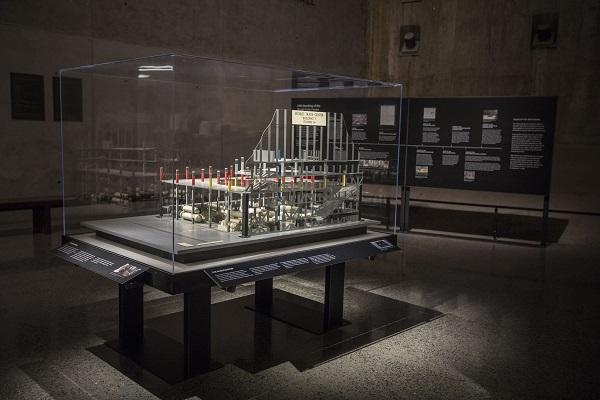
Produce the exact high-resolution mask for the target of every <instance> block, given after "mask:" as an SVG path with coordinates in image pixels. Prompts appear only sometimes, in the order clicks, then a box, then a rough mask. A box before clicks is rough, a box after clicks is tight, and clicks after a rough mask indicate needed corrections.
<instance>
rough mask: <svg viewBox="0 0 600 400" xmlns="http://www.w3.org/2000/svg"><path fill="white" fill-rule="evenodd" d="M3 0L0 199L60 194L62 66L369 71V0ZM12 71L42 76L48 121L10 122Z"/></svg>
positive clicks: (0, 13) (0, 30)
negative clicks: (57, 110)
mask: <svg viewBox="0 0 600 400" xmlns="http://www.w3.org/2000/svg"><path fill="white" fill-rule="evenodd" d="M315 4H316V5H309V4H306V3H305V2H301V1H298V0H253V1H245V0H244V1H240V0H176V1H162V0H137V1H134V0H128V1H127V0H125V1H124V0H119V1H117V0H53V1H45V0H37V1H34V0H3V1H0V59H1V60H2V65H1V66H0V138H1V139H2V141H1V143H2V145H1V149H2V151H1V154H2V157H1V158H0V182H1V183H2V187H10V188H11V190H6V191H2V192H1V193H0V199H2V198H22V197H31V196H47V195H54V194H58V190H59V186H58V184H57V181H58V178H59V154H60V153H59V144H60V142H59V135H60V128H59V125H60V124H59V123H58V122H54V121H53V116H52V115H53V114H52V113H53V107H52V76H54V75H55V74H56V71H57V70H59V69H60V68H64V67H68V66H77V65H86V64H90V63H96V62H104V61H109V60H118V59H125V58H134V57H140V56H147V55H154V54H159V53H165V52H181V53H186V54H195V55H202V56H208V57H217V58H226V59H239V60H244V61H248V62H259V63H266V64H275V65H284V66H294V67H297V68H304V69H309V70H316V71H325V72H334V73H340V74H347V75H360V74H362V75H364V74H365V73H366V54H365V47H366V43H365V32H366V17H365V16H366V3H365V1H363V0H327V1H316V2H315ZM10 72H23V73H32V74H43V75H44V76H45V97H46V120H45V121H14V120H12V119H11V115H10V112H11V110H10V82H9V73H10Z"/></svg>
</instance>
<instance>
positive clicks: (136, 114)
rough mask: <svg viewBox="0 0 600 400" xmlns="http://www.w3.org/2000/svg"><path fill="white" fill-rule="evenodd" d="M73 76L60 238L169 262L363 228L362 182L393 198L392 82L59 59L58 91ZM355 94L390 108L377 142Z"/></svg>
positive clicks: (183, 61) (212, 64) (212, 65)
mask: <svg viewBox="0 0 600 400" xmlns="http://www.w3.org/2000/svg"><path fill="white" fill-rule="evenodd" d="M67 78H69V79H73V78H76V79H81V81H82V87H83V109H84V117H83V122H70V121H67V120H66V118H63V122H62V136H63V173H64V178H63V182H64V185H63V187H64V195H65V199H66V202H65V205H66V206H67V207H66V208H65V210H64V211H65V213H64V215H65V226H64V233H65V235H77V234H87V235H88V236H94V235H95V237H97V238H100V239H99V240H103V241H106V242H110V241H113V242H114V241H116V242H119V243H121V244H126V245H128V246H131V247H134V248H137V249H142V250H144V251H149V252H150V253H153V254H154V255H156V256H158V257H160V258H161V259H162V260H165V261H164V262H165V263H167V264H166V265H168V268H169V270H170V271H171V272H177V271H179V270H180V269H181V268H185V265H184V263H185V262H187V260H189V259H194V260H201V259H203V258H205V259H206V258H210V257H212V256H215V255H217V254H219V249H223V248H233V247H235V246H238V245H240V243H244V242H247V243H249V242H250V241H255V242H256V243H259V242H260V241H262V242H263V243H264V242H269V241H272V240H279V239H280V238H282V237H293V236H290V235H293V234H296V233H304V234H306V233H311V232H312V233H314V234H321V233H323V234H326V233H328V232H331V231H332V230H335V229H352V228H353V227H355V226H359V225H364V224H366V222H365V221H364V219H363V218H361V217H360V202H361V195H362V192H363V191H364V190H365V188H366V187H368V186H369V185H371V184H372V183H369V182H383V183H386V184H387V186H386V189H385V190H386V191H387V193H391V194H392V195H393V196H397V194H398V190H397V185H398V177H399V175H400V174H401V172H398V171H399V170H400V171H401V170H402V169H401V168H399V166H401V165H402V163H401V162H400V157H399V155H400V154H399V149H400V147H399V142H400V140H399V138H400V117H401V115H402V113H401V101H402V86H401V85H399V84H391V83H384V82H378V81H369V80H364V79H355V78H349V77H343V76H335V75H327V74H317V73H310V72H305V71H297V70H291V69H286V68H277V67H271V66H262V65H249V64H243V63H236V62H228V61H222V60H213V59H206V58H201V57H192V56H181V55H164V56H156V57H149V58H143V59H136V60H127V61H120V62H114V63H107V64H99V65H92V66H85V67H78V68H70V69H65V70H63V71H61V87H64V88H65V94H67V91H66V83H67V82H71V83H72V82H73V81H72V80H69V81H68V80H67ZM63 82H64V84H63ZM360 99H378V104H379V103H382V102H383V103H385V104H387V105H388V106H391V107H392V111H391V114H390V115H386V116H385V118H387V119H388V120H390V121H391V122H389V121H388V122H387V124H388V126H387V128H386V129H387V131H386V132H383V131H382V132H380V137H381V138H385V139H381V140H383V142H382V143H366V142H365V138H363V137H361V129H362V128H361V124H362V123H364V124H365V127H366V124H367V122H366V121H367V118H368V119H369V121H371V120H374V119H375V117H373V116H372V115H369V116H367V115H366V114H365V116H364V117H363V116H362V115H363V114H361V113H354V112H353V111H352V110H353V108H352V107H349V106H348V104H350V103H353V102H357V101H358V102H359V103H360V101H361V100H360ZM313 100H314V101H313ZM61 101H62V104H63V105H65V106H66V104H67V99H64V98H63V99H62V100H61ZM386 110H387V109H386ZM380 112H381V115H379V114H377V118H380V119H381V121H383V118H384V116H383V113H384V108H383V107H382V108H381V109H379V108H378V109H377V113H380ZM385 112H386V113H387V114H389V110H387V111H385ZM363 118H364V121H363ZM369 123H372V122H369ZM365 129H366V128H365ZM386 135H387V136H386ZM377 146H380V147H377ZM381 148H385V151H381V150H380V149H381ZM366 152H369V157H370V158H369V159H368V160H365V159H364V158H361V153H364V154H366ZM374 154H384V155H385V157H384V156H381V158H382V160H379V161H378V160H377V157H375V158H373V157H374V156H373V155H374ZM383 158H384V159H383ZM383 175H385V177H384V178H382V176H383ZM377 190H379V189H377ZM200 252H205V253H206V256H198V257H196V256H190V254H192V255H193V254H196V253H200Z"/></svg>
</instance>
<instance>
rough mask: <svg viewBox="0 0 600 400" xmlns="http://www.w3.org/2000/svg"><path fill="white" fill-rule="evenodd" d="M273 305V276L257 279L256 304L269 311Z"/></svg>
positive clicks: (257, 306) (258, 308)
mask: <svg viewBox="0 0 600 400" xmlns="http://www.w3.org/2000/svg"><path fill="white" fill-rule="evenodd" d="M272 305H273V278H269V279H263V280H261V281H256V282H255V284H254V306H255V307H256V309H257V310H260V311H268V310H269V309H270V308H271V306H272Z"/></svg>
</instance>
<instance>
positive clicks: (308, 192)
mask: <svg viewBox="0 0 600 400" xmlns="http://www.w3.org/2000/svg"><path fill="white" fill-rule="evenodd" d="M168 170H170V171H168ZM159 178H160V185H161V189H160V193H161V200H160V211H159V214H160V217H161V218H169V217H170V218H172V219H174V221H175V223H177V224H194V225H195V224H202V225H203V226H205V227H208V228H213V229H217V230H219V231H222V232H241V236H242V237H248V236H250V235H253V234H260V233H268V232H277V231H291V230H297V229H303V228H311V227H317V226H322V225H334V224H342V223H346V222H357V221H359V220H360V217H359V203H360V195H361V185H362V173H361V171H360V166H359V151H358V148H357V147H355V145H354V144H353V143H352V141H351V139H350V137H349V135H348V130H347V129H346V126H345V124H344V116H343V115H342V114H341V113H326V112H316V111H303V110H288V109H276V110H275V111H274V113H273V115H272V118H271V120H270V121H269V123H268V124H267V127H266V128H265V129H264V131H263V132H262V134H261V136H260V139H259V141H258V143H257V144H256V146H255V147H254V148H253V149H252V150H251V153H250V154H249V156H248V157H239V158H236V159H234V160H232V161H231V163H230V164H228V165H225V166H221V167H217V166H211V165H208V166H182V167H181V168H176V167H175V166H167V167H160V172H159Z"/></svg>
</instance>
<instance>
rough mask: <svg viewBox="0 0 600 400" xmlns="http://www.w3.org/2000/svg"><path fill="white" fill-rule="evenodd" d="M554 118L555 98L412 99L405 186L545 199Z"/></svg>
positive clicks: (549, 169)
mask: <svg viewBox="0 0 600 400" xmlns="http://www.w3.org/2000/svg"><path fill="white" fill-rule="evenodd" d="M555 115H556V98H553V97H527V98H523V97H520V98H514V97H513V98H509V97H499V98H487V97H483V98H481V97H477V98H438V99H435V98H433V99H423V98H421V99H410V101H409V115H408V142H407V144H406V146H407V152H406V185H407V186H427V187H438V188H450V189H471V190H485V191H495V192H511V193H523V194H539V195H542V194H547V193H548V192H549V186H550V174H551V165H552V144H553V140H554V128H555Z"/></svg>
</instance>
